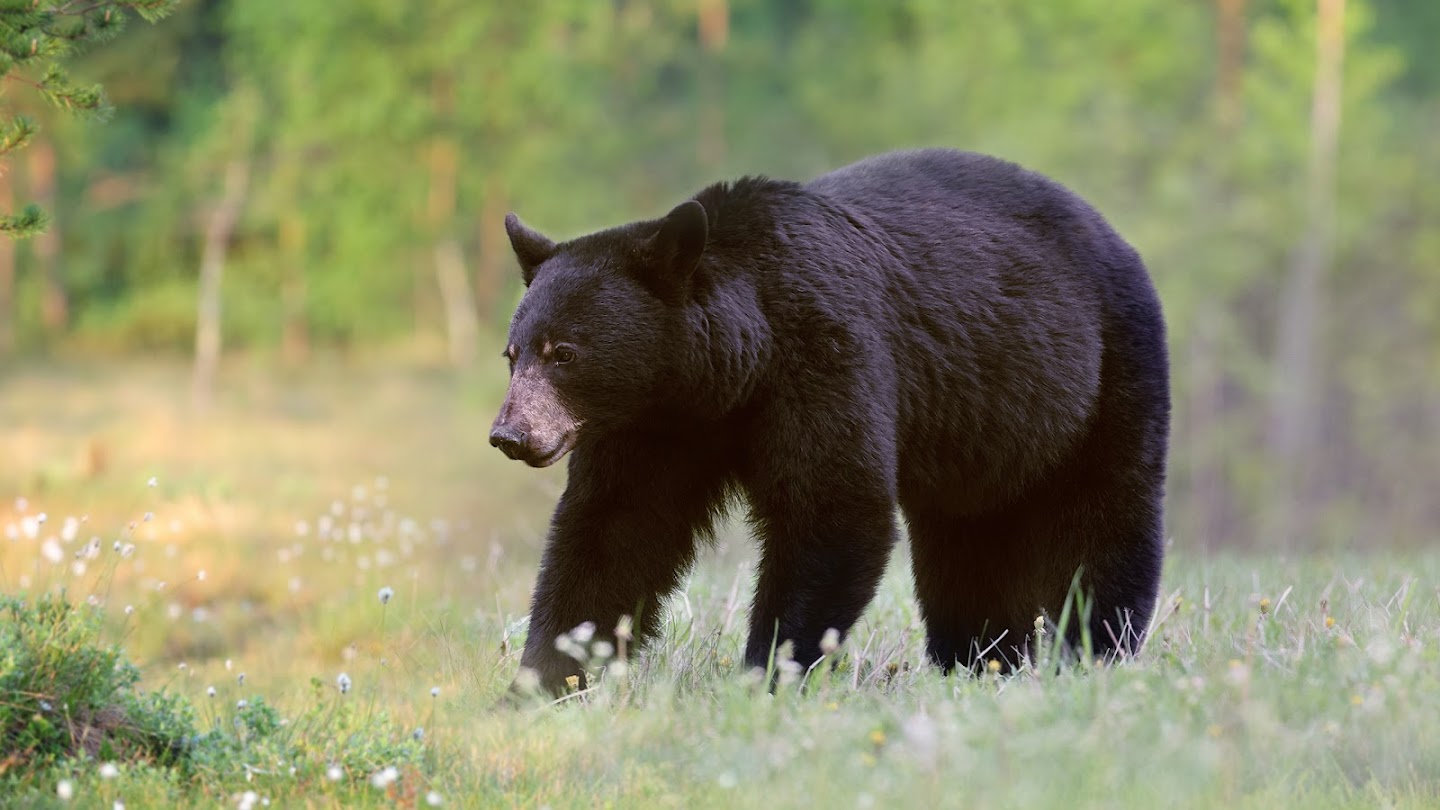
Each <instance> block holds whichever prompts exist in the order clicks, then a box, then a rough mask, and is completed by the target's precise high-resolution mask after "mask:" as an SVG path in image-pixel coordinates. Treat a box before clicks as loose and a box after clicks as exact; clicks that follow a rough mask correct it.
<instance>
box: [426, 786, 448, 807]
mask: <svg viewBox="0 0 1440 810" xmlns="http://www.w3.org/2000/svg"><path fill="white" fill-rule="evenodd" d="M425 803H426V804H428V805H430V806H431V807H439V806H440V805H442V804H444V803H445V800H444V799H443V798H441V797H440V794H439V793H437V792H435V791H433V790H432V791H430V792H429V793H426V794H425Z"/></svg>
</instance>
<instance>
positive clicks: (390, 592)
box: [379, 585, 395, 605]
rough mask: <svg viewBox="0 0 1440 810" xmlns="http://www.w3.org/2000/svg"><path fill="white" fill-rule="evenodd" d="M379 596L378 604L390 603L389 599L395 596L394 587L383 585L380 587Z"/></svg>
mask: <svg viewBox="0 0 1440 810" xmlns="http://www.w3.org/2000/svg"><path fill="white" fill-rule="evenodd" d="M379 597H380V604H382V605H387V604H389V603H390V600H391V599H393V598H394V597H395V589H394V588H392V587H390V586H389V585H386V586H385V587H383V588H381V589H380V593H379Z"/></svg>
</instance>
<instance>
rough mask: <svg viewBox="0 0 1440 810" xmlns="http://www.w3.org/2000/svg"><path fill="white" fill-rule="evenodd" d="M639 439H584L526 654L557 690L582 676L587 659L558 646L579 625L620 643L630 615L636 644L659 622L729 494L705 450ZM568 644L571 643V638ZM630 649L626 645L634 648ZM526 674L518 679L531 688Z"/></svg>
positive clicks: (524, 662) (554, 529)
mask: <svg viewBox="0 0 1440 810" xmlns="http://www.w3.org/2000/svg"><path fill="white" fill-rule="evenodd" d="M687 449H688V448H685V447H682V446H678V445H677V444H676V443H673V442H671V443H666V442H654V443H649V442H645V441H643V440H640V439H629V440H625V441H620V440H616V441H608V442H603V443H597V444H595V445H591V446H585V447H581V448H577V449H576V451H575V453H574V455H572V456H571V460H570V469H569V482H568V484H567V486H566V490H565V494H564V495H563V496H562V497H561V499H560V504H559V506H558V507H557V508H556V511H555V516H554V518H553V520H552V521H551V530H550V537H549V540H548V541H547V543H546V547H545V552H544V556H543V559H542V561H541V569H540V576H539V579H538V581H537V582H536V585H535V595H534V599H533V601H532V604H531V609H530V631H529V635H528V637H527V638H526V641H525V650H524V652H523V653H522V655H521V657H520V664H521V666H522V667H523V668H524V669H525V670H528V671H529V672H531V673H533V675H534V677H536V678H538V682H539V683H538V685H539V686H541V687H542V688H544V689H545V690H546V691H548V692H550V693H551V694H560V693H562V692H564V691H565V690H566V688H567V684H566V679H567V678H569V677H570V676H575V677H576V678H577V681H578V683H579V684H580V685H581V686H582V687H583V685H584V683H585V673H584V670H583V668H582V667H581V664H580V662H579V661H577V660H576V659H575V658H573V657H571V656H570V655H567V654H566V653H564V652H562V651H561V650H559V649H557V647H556V640H557V639H559V638H560V637H561V636H562V635H565V634H566V633H569V632H571V631H572V630H574V629H575V628H576V627H578V626H580V625H582V624H584V623H586V622H590V623H592V624H593V625H594V632H593V636H592V637H591V639H590V645H591V646H593V644H594V642H598V641H605V642H608V643H610V644H611V645H612V646H614V647H615V648H616V649H617V650H618V645H616V636H615V629H616V625H617V624H618V623H619V622H620V620H621V618H622V617H624V616H629V617H631V632H632V634H633V635H632V640H631V642H630V643H629V645H627V647H628V649H633V648H635V647H638V646H641V645H643V644H644V643H645V642H646V641H648V640H649V639H650V638H651V637H652V636H653V635H654V634H655V631H656V630H657V628H658V627H659V623H660V620H661V618H662V616H661V605H662V603H663V601H664V599H665V597H666V596H667V595H669V593H670V592H671V591H673V590H674V589H675V587H676V585H678V584H679V581H680V577H681V576H682V575H683V574H684V572H685V571H686V570H687V569H688V568H689V566H690V564H691V562H692V561H693V560H694V556H695V547H696V538H697V535H698V534H699V533H701V532H703V531H708V529H709V526H710V522H711V519H712V516H713V515H714V514H715V513H716V512H717V511H718V508H719V506H720V503H721V500H722V498H723V495H724V470H723V469H722V468H721V467H720V465H717V464H715V463H714V462H713V460H712V459H711V458H709V457H707V456H706V454H703V453H701V454H698V456H697V455H696V454H694V453H693V452H692V453H687ZM567 646H568V645H567ZM628 649H627V651H628ZM526 680H527V676H526V675H524V674H522V675H521V677H520V678H517V679H516V684H515V686H514V687H512V688H514V689H517V690H519V691H523V687H524V681H526Z"/></svg>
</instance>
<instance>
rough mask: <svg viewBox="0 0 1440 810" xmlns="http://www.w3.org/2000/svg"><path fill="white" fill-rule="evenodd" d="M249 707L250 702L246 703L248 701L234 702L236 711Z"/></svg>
mask: <svg viewBox="0 0 1440 810" xmlns="http://www.w3.org/2000/svg"><path fill="white" fill-rule="evenodd" d="M249 705H250V701H248V700H239V701H236V702H235V708H237V709H244V708H246V707H248V706H249Z"/></svg>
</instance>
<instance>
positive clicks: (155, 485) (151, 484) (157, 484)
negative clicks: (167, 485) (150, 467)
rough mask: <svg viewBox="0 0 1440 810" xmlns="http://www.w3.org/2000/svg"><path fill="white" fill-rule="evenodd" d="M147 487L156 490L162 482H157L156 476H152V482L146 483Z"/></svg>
mask: <svg viewBox="0 0 1440 810" xmlns="http://www.w3.org/2000/svg"><path fill="white" fill-rule="evenodd" d="M145 486H147V487H150V488H151V489H154V488H155V487H158V486H160V482H159V481H158V480H156V478H155V476H153V475H152V476H150V480H149V481H146V482H145Z"/></svg>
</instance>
